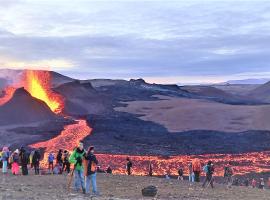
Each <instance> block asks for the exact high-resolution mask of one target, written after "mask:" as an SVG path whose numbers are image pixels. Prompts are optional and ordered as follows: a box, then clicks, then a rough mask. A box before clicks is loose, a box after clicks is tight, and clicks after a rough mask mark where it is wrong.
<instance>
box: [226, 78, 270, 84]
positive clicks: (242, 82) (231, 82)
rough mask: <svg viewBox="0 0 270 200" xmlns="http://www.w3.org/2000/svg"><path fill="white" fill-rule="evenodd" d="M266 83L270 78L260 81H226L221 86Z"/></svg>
mask: <svg viewBox="0 0 270 200" xmlns="http://www.w3.org/2000/svg"><path fill="white" fill-rule="evenodd" d="M268 81H270V78H261V79H256V78H251V79H243V80H229V81H226V82H225V83H223V84H258V85H259V84H265V83H267V82H268Z"/></svg>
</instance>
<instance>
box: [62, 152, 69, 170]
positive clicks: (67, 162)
mask: <svg viewBox="0 0 270 200" xmlns="http://www.w3.org/2000/svg"><path fill="white" fill-rule="evenodd" d="M68 159H69V153H68V151H67V150H65V151H64V162H63V168H62V171H63V172H64V171H66V172H67V173H68V174H69V172H70V163H69V160H68Z"/></svg>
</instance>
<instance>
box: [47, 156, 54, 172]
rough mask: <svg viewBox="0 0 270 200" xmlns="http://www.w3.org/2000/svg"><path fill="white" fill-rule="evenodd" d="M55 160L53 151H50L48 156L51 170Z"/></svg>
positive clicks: (50, 170)
mask: <svg viewBox="0 0 270 200" xmlns="http://www.w3.org/2000/svg"><path fill="white" fill-rule="evenodd" d="M53 161H54V155H53V153H52V152H50V154H49V156H48V163H49V172H52V171H53V169H54V168H53Z"/></svg>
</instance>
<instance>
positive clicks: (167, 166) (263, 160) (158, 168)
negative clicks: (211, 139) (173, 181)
mask: <svg viewBox="0 0 270 200" xmlns="http://www.w3.org/2000/svg"><path fill="white" fill-rule="evenodd" d="M97 158H98V159H99V161H100V163H102V167H103V168H105V167H107V165H111V166H112V167H113V169H114V173H115V174H125V173H126V172H125V164H126V158H127V155H109V154H98V155H97ZM129 158H131V160H132V161H133V164H134V167H133V174H135V175H147V174H148V166H149V162H150V161H151V163H152V165H153V172H154V175H164V174H165V173H166V172H169V173H170V174H171V175H177V171H178V169H179V167H180V166H181V167H184V172H185V174H186V175H187V174H188V163H190V162H191V161H192V160H193V159H195V158H199V159H200V161H201V164H202V166H203V165H204V164H206V163H207V161H209V160H211V161H213V162H214V164H215V176H223V174H224V167H225V166H226V164H228V163H229V162H231V161H232V163H233V169H234V173H235V174H239V175H243V174H247V173H252V172H254V173H261V172H269V171H270V151H265V152H252V153H243V154H205V155H190V156H185V155H183V156H170V157H169V158H164V157H159V156H129Z"/></svg>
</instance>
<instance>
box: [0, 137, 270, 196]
mask: <svg viewBox="0 0 270 200" xmlns="http://www.w3.org/2000/svg"><path fill="white" fill-rule="evenodd" d="M40 160H41V152H40V150H39V149H34V150H32V151H31V152H30V153H29V152H28V151H26V149H25V148H24V147H21V148H20V149H16V150H15V151H14V152H12V151H10V150H9V148H8V147H3V149H2V151H1V152H0V166H1V167H2V173H3V174H8V170H9V169H11V173H12V174H13V175H19V174H22V175H28V167H29V165H30V168H31V169H33V170H34V174H35V175H39V174H40ZM47 161H48V163H47V165H48V171H47V172H48V173H50V174H63V173H66V174H70V175H71V176H70V177H71V181H70V184H71V182H72V181H73V180H72V178H73V177H74V181H73V184H74V189H75V190H76V191H82V192H83V193H85V194H89V193H90V185H92V193H93V194H97V195H98V194H99V192H98V189H97V184H96V174H97V173H108V174H112V172H113V170H112V168H111V167H110V166H108V167H107V169H106V170H103V169H101V167H100V166H98V164H99V162H98V160H97V157H96V156H95V154H94V147H93V146H90V147H89V148H88V150H87V151H86V150H85V149H84V145H83V143H82V142H80V143H79V145H78V147H76V148H74V150H73V151H72V152H71V154H70V153H69V151H67V150H62V149H59V151H58V153H57V155H56V156H55V155H54V153H53V152H50V153H49V154H48V157H47ZM71 166H73V168H72V169H71ZM132 168H133V162H132V161H131V159H130V158H129V157H127V159H126V174H127V175H132ZM187 168H188V180H189V182H191V183H192V182H200V179H201V175H202V174H205V179H204V181H203V184H202V187H208V186H211V187H212V188H214V173H215V167H214V163H213V162H212V161H208V163H206V165H204V166H202V165H201V162H200V160H199V159H194V160H193V161H192V162H190V163H188V165H187ZM20 169H21V172H20ZM148 170H149V171H148V175H149V176H153V174H154V168H153V164H152V163H151V162H149V167H148ZM165 178H166V179H170V178H171V176H170V173H169V172H167V173H166V174H165ZM184 179H185V177H184V166H183V165H181V167H179V169H178V177H177V180H184ZM224 183H225V184H226V185H227V187H228V188H230V187H231V186H232V185H236V186H239V185H243V186H250V187H253V188H255V187H258V188H260V189H265V185H267V187H268V188H270V178H269V179H268V180H267V183H266V182H265V180H264V178H260V180H259V181H258V180H256V179H254V178H253V179H251V180H250V179H248V178H246V179H245V180H244V181H243V182H241V181H240V180H239V179H238V178H237V177H235V176H234V171H233V167H232V163H229V164H228V165H226V166H225V167H224ZM70 184H69V187H70Z"/></svg>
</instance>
